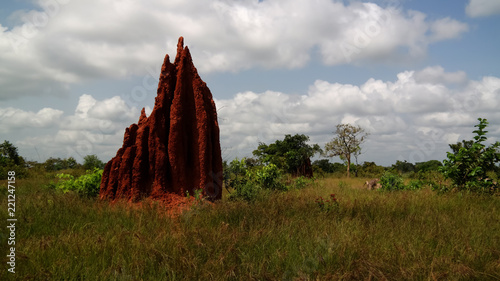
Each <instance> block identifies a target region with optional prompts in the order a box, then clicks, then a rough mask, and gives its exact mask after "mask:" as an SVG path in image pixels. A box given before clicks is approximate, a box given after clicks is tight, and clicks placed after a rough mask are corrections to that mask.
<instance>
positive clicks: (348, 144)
mask: <svg viewBox="0 0 500 281" xmlns="http://www.w3.org/2000/svg"><path fill="white" fill-rule="evenodd" d="M334 134H335V135H337V136H336V137H335V138H334V139H333V140H332V141H330V142H328V143H326V144H325V155H326V156H327V157H335V156H339V157H340V159H342V160H343V161H345V162H346V163H347V177H350V166H351V155H353V156H354V157H356V158H357V157H358V155H360V154H361V144H362V143H363V142H364V141H365V140H366V137H367V136H368V133H367V132H365V130H364V129H362V128H361V127H360V126H353V125H351V124H338V125H337V129H336V130H335V132H334Z"/></svg>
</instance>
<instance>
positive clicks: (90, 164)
mask: <svg viewBox="0 0 500 281" xmlns="http://www.w3.org/2000/svg"><path fill="white" fill-rule="evenodd" d="M83 167H84V168H85V170H93V169H94V168H97V169H102V168H104V163H103V162H102V161H101V160H100V159H99V157H97V155H95V154H92V155H87V156H85V157H83Z"/></svg>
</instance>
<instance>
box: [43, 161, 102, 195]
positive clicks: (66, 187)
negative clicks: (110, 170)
mask: <svg viewBox="0 0 500 281" xmlns="http://www.w3.org/2000/svg"><path fill="white" fill-rule="evenodd" d="M102 172H103V170H101V169H97V168H94V170H87V173H86V174H84V175H82V176H80V177H77V178H75V177H74V176H72V175H70V174H64V173H60V174H57V177H58V178H59V180H58V181H57V182H51V183H50V184H49V187H51V188H54V189H57V190H60V191H62V192H64V193H67V192H70V191H74V192H76V193H78V194H79V195H80V196H84V197H90V198H93V197H96V196H97V195H99V188H100V185H101V178H102Z"/></svg>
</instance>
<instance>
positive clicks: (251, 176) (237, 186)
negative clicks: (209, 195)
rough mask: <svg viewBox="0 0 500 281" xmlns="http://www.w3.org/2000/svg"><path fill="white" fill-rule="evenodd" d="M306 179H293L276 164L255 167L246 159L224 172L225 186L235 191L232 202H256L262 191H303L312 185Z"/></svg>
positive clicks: (230, 166) (236, 161) (233, 164)
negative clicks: (239, 200)
mask: <svg viewBox="0 0 500 281" xmlns="http://www.w3.org/2000/svg"><path fill="white" fill-rule="evenodd" d="M311 181H312V180H310V179H307V178H305V177H298V178H291V175H289V174H286V173H284V172H283V170H281V169H280V168H279V167H278V166H277V165H275V164H272V163H271V164H268V165H263V166H253V165H249V164H248V163H247V160H246V159H241V160H238V159H235V160H233V161H232V162H231V163H229V165H227V164H226V166H225V170H224V184H225V186H226V187H227V188H231V189H234V191H232V192H231V194H229V199H231V200H238V199H241V200H245V201H254V200H255V199H256V198H257V197H258V195H259V193H260V192H261V191H264V190H267V191H272V190H277V191H288V190H290V189H292V188H295V189H301V188H304V187H305V186H307V185H308V184H310V183H311Z"/></svg>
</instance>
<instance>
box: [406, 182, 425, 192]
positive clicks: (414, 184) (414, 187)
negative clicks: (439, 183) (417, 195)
mask: <svg viewBox="0 0 500 281" xmlns="http://www.w3.org/2000/svg"><path fill="white" fill-rule="evenodd" d="M424 184H425V183H424V182H423V181H421V180H411V181H410V182H409V183H408V185H407V186H406V187H405V189H409V190H417V189H421V188H422V187H424Z"/></svg>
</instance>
